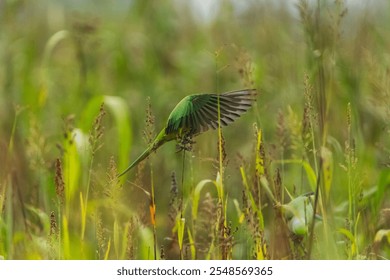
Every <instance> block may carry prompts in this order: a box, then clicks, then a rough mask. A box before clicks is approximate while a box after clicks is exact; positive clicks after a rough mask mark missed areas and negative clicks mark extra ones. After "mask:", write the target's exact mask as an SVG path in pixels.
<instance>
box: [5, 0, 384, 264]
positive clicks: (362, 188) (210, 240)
mask: <svg viewBox="0 0 390 280" xmlns="http://www.w3.org/2000/svg"><path fill="white" fill-rule="evenodd" d="M350 2H353V1H349V2H348V3H349V5H347V4H348V3H345V2H344V1H325V0H323V1H309V2H307V1H296V2H294V4H292V1H249V0H248V1H232V0H231V1H228V0H221V1H215V2H213V3H212V4H211V5H208V6H206V7H203V6H202V3H203V2H202V1H198V3H197V4H196V1H184V0H182V1H179V0H176V1H174V0H168V1H153V0H133V1H48V0H47V1H45V0H38V1H22V0H20V1H18V0H13V1H11V0H9V1H6V0H3V1H0V62H1V63H0V162H1V164H0V166H1V168H0V257H1V258H4V259H127V258H133V259H153V258H157V259H161V258H173V259H175V258H180V257H181V258H187V259H191V258H194V259H204V258H205V259H219V258H233V259H252V258H255V259H256V258H257V259H259V258H268V259H280V258H281V259H295V258H305V257H307V251H311V248H310V249H309V247H311V246H309V245H308V244H309V243H310V237H309V236H310V235H309V236H308V235H305V236H299V237H298V238H294V237H293V236H294V232H293V233H291V232H289V231H288V228H286V227H285V225H286V221H284V220H283V219H281V220H280V221H279V222H277V221H278V217H279V218H280V217H281V215H282V214H281V213H279V210H278V209H279V208H278V205H280V204H285V203H287V202H288V201H290V200H291V199H293V198H294V197H296V196H299V195H300V194H303V193H307V192H309V191H315V185H316V184H313V183H312V182H316V180H320V185H321V186H322V187H323V190H322V196H321V207H318V208H317V212H318V214H319V215H321V216H324V219H325V220H326V219H329V220H326V221H328V222H322V223H319V224H320V225H319V227H320V229H318V228H316V230H318V231H319V232H318V233H317V234H316V235H314V240H315V241H314V243H315V245H314V247H313V248H314V249H313V255H314V256H313V257H314V258H319V259H334V258H336V259H357V258H359V259H361V258H363V259H371V258H374V259H376V258H389V257H390V249H389V243H390V242H389V240H390V222H389V220H390V217H389V216H390V214H389V213H390V212H389V207H390V205H389V199H390V197H389V184H390V171H389V166H390V148H389V147H390V126H389V124H390V122H389V121H390V109H389V108H390V90H389V89H390V71H389V66H390V54H389V50H390V32H389V28H390V25H389V20H390V6H389V4H388V3H387V2H386V1H375V3H371V2H374V1H370V2H368V3H366V2H364V1H361V2H362V3H360V4H357V3H354V4H353V3H350ZM203 5H204V3H203ZM202 7H203V9H202ZM241 88H256V89H257V90H258V92H259V95H258V100H257V104H256V105H255V106H254V108H253V109H251V111H250V112H248V113H247V114H245V115H244V116H243V117H242V118H240V119H239V120H237V121H236V122H235V123H234V124H232V125H231V126H229V127H226V128H224V129H223V136H224V140H225V145H224V148H225V150H224V152H225V153H226V158H225V160H224V162H223V167H224V172H223V183H222V186H223V189H224V191H223V193H224V200H222V201H221V200H219V199H220V198H221V197H220V196H219V194H218V192H217V190H216V188H215V187H213V186H212V185H213V183H209V184H210V185H209V186H205V187H204V188H203V189H204V190H202V192H201V193H200V194H198V198H199V197H200V201H201V203H200V204H199V205H200V206H199V213H198V215H199V216H200V217H198V221H195V219H194V216H193V215H192V216H191V214H190V213H189V212H190V211H191V210H190V208H191V207H190V206H188V208H186V209H185V211H184V218H185V225H184V226H183V227H184V236H182V238H183V240H184V241H183V242H184V243H185V245H184V247H183V248H184V249H182V248H180V247H181V245H180V242H178V239H180V238H181V237H180V236H181V235H180V234H179V233H180V226H179V224H180V223H179V222H178V220H177V218H176V217H177V215H178V213H179V212H180V198H181V193H184V203H185V205H190V204H191V203H192V201H193V200H194V199H196V196H197V195H196V194H194V189H195V186H197V184H198V183H199V182H201V181H202V180H205V179H209V180H212V181H214V180H216V178H217V173H218V171H221V170H220V168H219V159H218V133H217V132H216V131H212V132H207V133H205V134H203V135H201V136H199V137H198V138H196V144H195V145H194V150H193V151H192V152H191V153H187V156H186V161H185V166H184V171H185V172H184V180H183V181H184V186H182V184H181V180H182V171H183V164H182V153H176V152H175V150H176V149H175V143H169V144H167V145H165V146H164V147H162V148H160V149H159V151H158V152H157V153H156V154H155V155H152V156H151V157H150V158H149V159H148V160H147V161H146V162H144V163H143V164H142V166H141V168H139V169H138V171H137V170H132V171H131V172H130V173H129V174H127V175H126V180H122V181H120V182H115V174H116V173H117V172H119V171H121V170H123V169H124V168H125V167H126V166H127V164H129V163H130V162H131V161H132V160H133V159H134V158H135V157H136V156H137V155H138V154H139V153H141V152H142V151H143V149H145V148H146V146H147V140H145V138H146V139H148V137H149V138H150V135H153V133H155V132H158V131H159V130H160V129H161V128H162V127H164V125H165V121H166V119H167V117H168V115H169V113H170V111H171V110H172V109H173V107H174V106H175V105H176V104H177V103H178V102H179V101H180V100H181V99H182V98H183V97H184V96H186V95H189V94H194V93H209V92H218V93H220V92H225V91H231V90H236V89H241ZM102 103H104V106H103V107H100V105H101V104H102ZM148 104H150V108H151V109H150V108H149V109H148ZM99 108H101V109H99ZM148 112H149V113H151V114H152V115H153V116H154V117H152V121H150V120H149V122H146V121H145V120H146V119H147V114H148ZM149 119H150V118H149ZM154 127H155V130H153V129H154ZM259 130H261V132H262V141H261V151H257V152H258V153H256V145H258V144H259V142H258V138H257V136H258V134H256V133H257V132H258V131H259ZM145 135H146V136H145ZM148 135H149V136H148ZM320 151H324V152H320ZM259 159H262V160H263V161H264V163H262V164H261V165H262V166H263V167H264V168H265V171H264V174H259V173H258V166H257V167H256V160H259ZM320 161H322V162H323V166H322V167H321V166H320V165H319V162H320ZM303 162H305V163H307V164H308V166H309V168H308V167H307V166H306V167H305V166H304V164H303ZM240 167H242V169H240ZM322 169H324V170H323V171H322ZM308 170H309V171H312V172H311V173H310V172H309V171H308ZM306 174H312V175H314V177H313V176H312V179H313V178H314V181H310V175H306ZM318 174H322V175H321V176H323V177H324V178H323V179H319V177H320V178H321V176H318ZM245 177H246V178H247V181H248V182H247V183H248V185H249V189H247V188H245V183H243V181H245V180H244V178H245ZM172 178H174V179H172ZM259 178H263V179H264V180H263V182H264V181H266V182H268V185H269V188H268V189H267V187H266V186H267V184H260V183H259ZM152 185H153V187H154V191H152V190H151V186H152ZM216 185H217V186H218V182H216ZM152 192H154V195H155V205H156V220H155V223H153V219H151V218H150V213H149V212H150V211H151V210H150V208H149V204H150V203H151V202H150V201H151V197H150V194H151V193H152ZM267 192H268V195H267ZM269 193H272V194H273V195H274V196H275V198H274V200H272V198H270V196H272V194H271V195H270V194H269ZM260 194H261V195H260ZM251 197H257V198H256V199H254V201H255V203H257V206H256V207H254V205H249V206H248V205H247V204H248V200H250V198H251ZM202 203H203V204H202ZM221 205H222V206H221ZM152 208H153V207H152ZM193 208H194V207H193V205H192V209H193ZM221 209H223V210H221ZM219 212H222V213H224V216H223V215H222V216H223V217H222V216H220V217H215V213H219ZM253 212H256V215H254V216H253ZM201 217H203V218H201ZM259 217H262V218H264V221H262V218H259ZM202 219H203V220H202ZM218 222H219V225H218ZM221 224H222V225H223V226H222V227H220V228H219V229H221V228H223V230H224V233H221V232H220V231H219V230H218V227H219V226H220V225H221ZM283 225H284V226H283ZM317 227H318V226H317ZM216 228H217V230H215V229H216ZM153 232H154V234H153ZM221 238H222V239H223V240H222V241H221ZM280 239H282V240H284V241H283V242H279V241H278V240H280ZM329 244H331V245H329ZM278 246H283V248H282V249H280V250H279V248H278ZM156 248H157V249H156ZM259 248H260V249H259ZM154 250H156V252H157V253H156V254H155V253H154ZM222 251H223V252H222ZM260 252H261V254H260Z"/></svg>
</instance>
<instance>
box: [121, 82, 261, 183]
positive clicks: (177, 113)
mask: <svg viewBox="0 0 390 280" xmlns="http://www.w3.org/2000/svg"><path fill="white" fill-rule="evenodd" d="M256 95H257V93H256V90H255V89H243V90H237V91H230V92H225V93H221V94H193V95H188V96H186V97H184V98H183V99H182V100H181V101H180V102H179V103H178V104H177V105H176V107H175V108H174V109H173V110H172V112H171V114H170V115H169V117H168V121H167V123H166V125H165V127H164V128H163V129H162V130H161V132H160V133H159V134H158V135H157V136H156V138H154V140H153V141H152V143H151V144H149V146H148V147H147V148H146V150H145V151H144V152H143V153H142V154H141V155H140V156H139V157H138V158H137V159H136V160H135V161H134V162H133V163H131V164H130V165H129V166H128V167H127V168H126V169H125V170H124V171H123V172H121V173H120V174H119V175H118V177H120V176H122V175H124V174H125V173H127V172H128V171H129V170H130V169H132V168H133V167H134V166H136V165H137V164H138V163H140V162H141V161H142V160H144V159H145V158H147V157H148V156H149V155H150V153H152V152H153V151H155V150H157V149H158V148H159V147H161V146H162V145H163V144H164V143H166V142H168V141H171V140H178V141H182V142H183V143H191V139H192V137H194V136H197V135H199V134H200V133H202V132H205V131H207V130H209V129H217V128H218V126H219V125H218V117H219V121H220V125H221V127H222V126H227V125H228V124H230V123H232V122H233V121H234V120H236V119H237V118H238V117H240V116H241V115H242V114H243V113H245V112H246V111H248V109H249V108H250V107H251V106H252V104H253V103H254V102H255V101H256ZM218 103H219V114H218ZM218 115H219V116H218Z"/></svg>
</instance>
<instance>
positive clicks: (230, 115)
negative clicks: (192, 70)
mask: <svg viewBox="0 0 390 280" xmlns="http://www.w3.org/2000/svg"><path fill="white" fill-rule="evenodd" d="M218 98H219V104H220V121H221V126H226V125H228V124H230V123H232V122H233V121H234V120H235V119H237V118H238V117H240V116H241V115H242V114H243V113H245V112H246V111H247V110H248V109H249V108H250V107H251V106H252V104H253V103H254V101H255V100H256V90H255V89H244V90H238V91H231V92H226V93H222V94H195V95H190V96H187V97H185V98H184V99H183V100H182V101H181V102H180V103H179V104H178V105H177V106H176V107H175V108H174V109H173V111H172V113H171V115H170V116H169V118H168V123H167V127H166V130H165V132H166V134H171V133H179V132H180V130H181V129H182V130H184V131H186V132H187V133H188V134H189V135H191V136H194V135H197V134H199V133H201V132H204V131H206V130H208V129H210V128H211V129H216V128H218Z"/></svg>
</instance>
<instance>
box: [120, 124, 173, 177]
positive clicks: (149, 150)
mask: <svg viewBox="0 0 390 280" xmlns="http://www.w3.org/2000/svg"><path fill="white" fill-rule="evenodd" d="M166 141H167V139H166V135H165V130H164V129H163V130H162V131H161V132H160V133H159V134H158V135H157V137H156V138H155V139H154V141H153V143H151V144H150V145H149V147H148V148H147V149H146V150H145V151H144V152H143V153H142V154H141V155H140V156H139V157H138V158H137V159H136V160H134V161H133V162H132V163H131V164H130V165H129V166H128V167H127V168H126V169H125V170H124V171H123V172H121V173H119V174H118V177H121V176H123V175H124V174H126V173H127V172H129V171H130V170H131V169H132V168H133V167H134V166H136V165H137V164H138V163H140V162H141V161H143V160H144V159H145V158H147V157H148V156H149V155H150V153H152V152H153V151H155V150H157V148H159V147H160V146H161V145H162V144H164V143H165V142H166Z"/></svg>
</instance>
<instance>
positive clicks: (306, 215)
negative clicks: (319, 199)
mask: <svg viewBox="0 0 390 280" xmlns="http://www.w3.org/2000/svg"><path fill="white" fill-rule="evenodd" d="M313 203H314V194H313V193H308V194H305V195H301V196H298V197H296V198H294V199H293V200H291V201H290V202H289V203H287V204H283V205H282V209H283V210H284V217H285V219H286V222H287V225H288V228H289V229H290V231H291V232H292V233H294V234H296V235H305V234H306V233H307V232H308V229H309V225H310V224H311V222H312V219H313Z"/></svg>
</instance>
